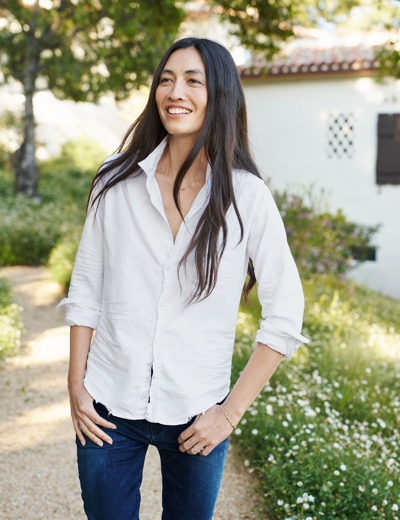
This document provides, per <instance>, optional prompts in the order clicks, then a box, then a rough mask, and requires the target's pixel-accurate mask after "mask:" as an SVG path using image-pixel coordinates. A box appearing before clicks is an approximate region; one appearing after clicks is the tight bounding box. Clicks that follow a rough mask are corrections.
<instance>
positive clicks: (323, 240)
mask: <svg viewBox="0 0 400 520" xmlns="http://www.w3.org/2000/svg"><path fill="white" fill-rule="evenodd" d="M274 198H275V201H276V203H277V205H278V208H279V210H280V213H281V216H282V218H283V221H284V223H285V227H286V233H287V237H288V242H289V245H290V249H291V251H292V254H293V256H294V258H295V260H296V264H297V267H298V269H299V271H300V273H301V275H302V276H309V274H310V273H332V274H337V275H338V276H339V277H342V278H343V276H344V274H345V273H346V272H347V271H348V270H349V269H350V268H351V267H353V266H354V264H355V263H356V262H355V260H354V254H355V253H356V254H357V258H358V259H359V261H362V260H365V259H366V257H365V253H366V252H368V251H369V248H370V242H371V239H372V237H373V235H374V234H375V233H376V231H377V230H378V227H379V226H363V225H359V224H355V223H353V222H349V221H348V220H347V219H346V217H345V216H344V215H343V213H342V212H341V211H340V210H339V211H338V212H337V213H336V214H335V213H332V212H329V211H328V210H321V209H319V208H318V204H317V203H316V202H313V195H312V193H311V194H310V197H309V200H308V201H307V200H306V198H305V197H304V196H302V195H295V194H291V193H288V191H287V190H284V191H277V190H275V192H274ZM314 199H315V197H314Z"/></svg>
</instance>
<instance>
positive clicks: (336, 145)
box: [327, 112, 355, 159]
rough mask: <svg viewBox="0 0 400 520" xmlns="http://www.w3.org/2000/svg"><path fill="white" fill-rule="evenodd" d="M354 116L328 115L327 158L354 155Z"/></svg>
mask: <svg viewBox="0 0 400 520" xmlns="http://www.w3.org/2000/svg"><path fill="white" fill-rule="evenodd" d="M354 125H355V116H354V114H352V113H349V114H345V113H337V112H332V113H330V114H328V133H327V138H328V147H327V154H328V157H329V158H331V157H338V158H339V159H340V158H342V157H352V156H353V154H354V136H355V133H354Z"/></svg>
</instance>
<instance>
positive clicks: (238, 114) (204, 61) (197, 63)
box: [59, 38, 307, 520]
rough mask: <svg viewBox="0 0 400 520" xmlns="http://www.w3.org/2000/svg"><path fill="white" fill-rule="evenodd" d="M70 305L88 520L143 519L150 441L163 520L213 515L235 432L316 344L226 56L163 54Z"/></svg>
mask: <svg viewBox="0 0 400 520" xmlns="http://www.w3.org/2000/svg"><path fill="white" fill-rule="evenodd" d="M128 138H129V142H128ZM95 203H96V206H95ZM247 273H249V281H248V283H247V285H246V286H245V287H244V289H243V286H244V284H245V281H246V274H247ZM256 281H257V282H258V295H259V299H260V301H261V303H262V317H263V320H262V321H261V323H260V329H259V330H258V332H257V335H256V342H257V346H256V348H255V350H254V352H253V354H252V356H251V358H250V360H249V362H248V364H247V366H246V368H245V370H244V371H243V373H242V374H241V377H240V378H239V380H238V381H237V383H236V385H235V387H234V388H233V390H232V391H231V392H230V393H229V384H230V369H231V358H232V350H233V344H234V338H235V326H236V318H237V312H238V307H239V302H240V297H241V294H242V289H243V291H244V295H245V299H246V301H248V299H247V298H248V293H249V291H250V290H251V288H252V287H253V286H254V285H255V282H256ZM60 305H66V323H67V324H68V325H71V329H70V330H71V355H70V368H69V374H68V389H69V394H70V403H71V415H72V422H73V425H74V429H75V432H76V444H77V457H78V469H79V478H80V483H81V488H82V498H83V502H84V508H85V512H86V514H87V517H88V518H89V519H91V520H100V519H101V520H111V519H115V520H128V519H129V520H131V519H132V520H133V519H137V518H139V506H140V490H139V489H140V483H141V478H142V469H143V463H144V459H145V454H146V450H147V447H148V445H149V444H153V445H155V446H156V447H157V449H158V451H159V454H160V457H161V466H162V479H163V496H162V501H163V515H162V518H163V519H164V520H209V519H211V518H212V515H213V510H214V507H215V502H216V499H217V495H218V491H219V487H220V482H221V477H222V472H223V467H224V463H225V456H226V451H227V448H228V439H229V435H230V434H231V433H232V431H233V430H234V429H235V427H236V425H237V424H238V422H239V421H240V419H241V417H242V415H243V414H244V412H245V411H246V409H247V408H248V407H249V405H250V404H251V403H252V402H253V401H254V399H255V398H256V397H257V395H258V394H259V392H260V391H261V389H262V388H263V386H264V385H265V384H266V382H267V381H268V380H269V379H270V377H271V376H272V374H273V373H274V371H275V370H276V368H277V366H278V365H279V363H280V361H281V359H282V358H287V359H289V358H291V357H292V356H293V354H294V352H295V351H296V350H297V349H298V348H299V346H300V345H301V343H302V342H306V341H307V340H306V339H305V338H304V337H303V336H302V335H301V334H300V331H301V323H302V315H303V308H304V298H303V293H302V288H301V283H300V279H299V275H298V272H297V269H296V266H295V263H294V261H293V258H292V255H291V253H290V250H289V248H288V245H287V240H286V235H285V230H284V226H283V223H282V220H281V217H280V215H279V212H278V209H277V207H276V205H275V202H274V200H273V198H272V196H271V194H270V192H269V190H268V188H267V186H266V184H265V183H264V181H263V180H262V177H261V175H260V173H259V172H258V170H257V167H256V166H255V164H254V161H253V159H252V157H251V154H250V151H249V143H248V136H247V116H246V108H245V100H244V95H243V90H242V87H241V84H240V80H239V77H238V73H237V70H236V67H235V63H234V61H233V59H232V57H231V55H230V54H229V52H228V51H227V50H226V49H225V48H224V47H223V46H221V45H220V44H218V43H216V42H213V41H211V40H208V39H202V38H186V39H182V40H179V41H177V42H176V43H175V44H173V45H172V47H171V48H170V49H169V50H168V51H167V52H166V54H165V56H164V57H163V58H162V60H161V62H160V64H159V66H158V68H157V70H156V72H155V74H154V78H153V82H152V86H151V90H150V95H149V101H148V103H147V106H146V108H145V109H144V111H143V113H142V114H141V115H140V116H139V118H138V119H137V120H136V121H135V123H134V124H133V125H132V126H131V128H130V129H129V130H128V132H127V134H126V136H125V137H124V139H123V141H122V143H121V145H120V147H119V148H118V150H117V154H116V155H113V156H111V157H109V158H108V159H106V161H105V162H104V163H103V165H102V166H101V168H100V169H99V171H98V172H97V174H96V176H95V178H94V180H93V184H92V189H91V192H90V194H89V201H88V211H87V215H86V221H85V226H84V229H83V233H82V237H81V241H80V244H79V248H78V252H77V255H76V260H75V266H74V270H73V273H72V279H71V286H70V289H69V293H68V298H65V299H63V300H62V301H61V302H60V303H59V306H60ZM94 329H96V334H95V337H94V339H93V342H92V344H91V345H90V342H91V339H92V332H93V330H94ZM89 346H90V349H89ZM228 393H229V395H228Z"/></svg>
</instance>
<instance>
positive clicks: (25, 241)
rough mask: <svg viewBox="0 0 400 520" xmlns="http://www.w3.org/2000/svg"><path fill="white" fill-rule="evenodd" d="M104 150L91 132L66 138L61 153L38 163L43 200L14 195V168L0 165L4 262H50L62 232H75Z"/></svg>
mask: <svg viewBox="0 0 400 520" xmlns="http://www.w3.org/2000/svg"><path fill="white" fill-rule="evenodd" d="M105 156H106V154H105V153H104V151H102V150H101V149H100V148H99V145H98V144H97V142H95V141H93V140H92V139H90V138H87V137H80V138H78V139H76V140H73V141H69V142H68V143H66V144H65V145H64V146H63V148H62V152H61V155H60V157H58V158H56V159H51V160H48V161H45V162H43V163H41V164H40V179H39V185H40V188H41V200H40V202H38V201H37V200H35V199H29V198H28V197H25V196H23V195H15V194H14V190H13V176H12V174H11V172H10V171H8V170H1V169H0V193H1V194H2V196H1V197H0V220H1V222H2V226H1V227H0V265H16V264H25V265H38V264H43V263H46V262H47V261H48V259H49V255H50V252H51V251H52V249H53V248H54V247H55V245H56V244H57V243H58V241H59V240H61V239H62V237H63V236H75V235H74V233H75V234H76V233H77V231H76V228H80V227H81V226H82V225H83V222H84V219H85V209H86V201H87V197H88V193H89V190H90V186H91V183H92V179H93V177H94V174H95V172H96V171H97V168H98V166H99V165H100V164H101V163H102V161H103V160H104V158H105Z"/></svg>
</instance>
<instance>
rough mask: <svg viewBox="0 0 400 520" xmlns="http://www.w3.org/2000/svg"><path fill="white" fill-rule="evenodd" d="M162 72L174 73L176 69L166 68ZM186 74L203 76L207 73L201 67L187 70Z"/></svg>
mask: <svg viewBox="0 0 400 520" xmlns="http://www.w3.org/2000/svg"><path fill="white" fill-rule="evenodd" d="M161 74H174V71H172V70H170V69H164V70H163V71H162V72H161ZM184 74H201V75H202V76H204V77H205V74H204V72H203V71H202V70H200V69H190V70H185V72H184Z"/></svg>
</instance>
